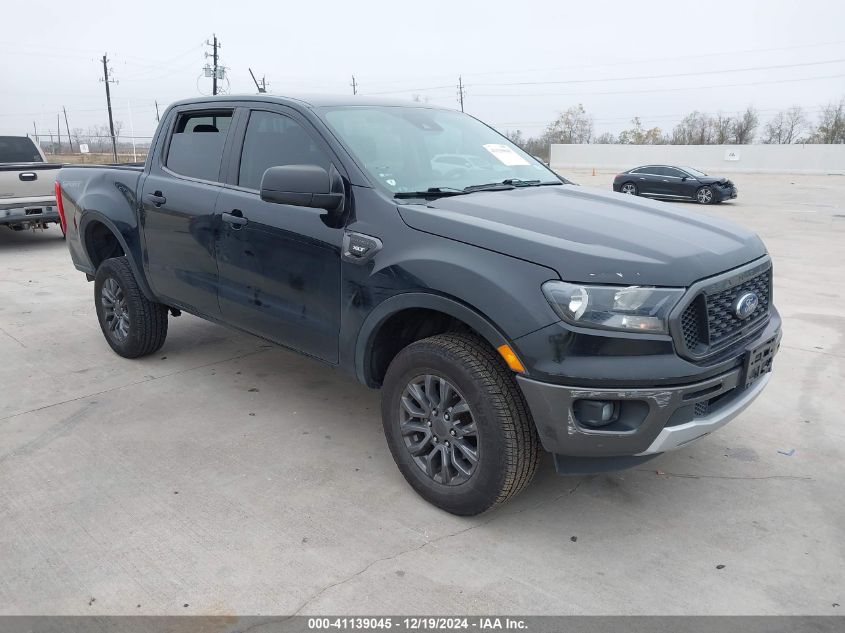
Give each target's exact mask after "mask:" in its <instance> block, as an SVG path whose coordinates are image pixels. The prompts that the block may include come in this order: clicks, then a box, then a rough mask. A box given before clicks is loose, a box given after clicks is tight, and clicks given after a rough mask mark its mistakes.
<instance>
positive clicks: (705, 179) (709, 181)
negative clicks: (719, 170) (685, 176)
mask: <svg viewBox="0 0 845 633" xmlns="http://www.w3.org/2000/svg"><path fill="white" fill-rule="evenodd" d="M696 180H697V181H698V182H701V183H704V184H705V185H715V184H716V183H717V182H719V183H726V182H730V181H729V180H728V179H727V178H719V177H718V176H702V177H701V178H696Z"/></svg>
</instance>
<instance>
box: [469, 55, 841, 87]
mask: <svg viewBox="0 0 845 633" xmlns="http://www.w3.org/2000/svg"><path fill="white" fill-rule="evenodd" d="M841 62H845V58H841V59H829V60H825V61H820V62H802V63H798V64H776V65H772V66H749V67H747V68H729V69H726V70H701V71H695V72H686V73H669V74H666V75H628V76H627V77H610V78H606V79H594V78H590V79H565V80H561V81H516V82H508V83H487V84H475V85H476V86H481V87H493V86H497V87H498V86H549V85H561V84H586V83H601V82H604V81H633V80H641V79H669V78H673V77H700V76H702V75H722V74H727V73H742V72H750V71H756V70H780V69H783V68H799V67H806V66H822V65H826V64H839V63H841Z"/></svg>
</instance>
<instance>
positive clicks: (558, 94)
mask: <svg viewBox="0 0 845 633" xmlns="http://www.w3.org/2000/svg"><path fill="white" fill-rule="evenodd" d="M842 77H845V74H838V75H819V76H816V77H799V78H796V79H774V80H771V81H750V82H749V81H746V82H743V83H732V84H710V85H707V86H686V87H684V88H651V89H647V90H607V91H601V92H529V93H525V92H523V93H517V92H512V93H507V94H489V93H483V92H479V93H473V95H474V96H476V97H578V96H593V95H635V94H650V93H654V92H684V91H686V90H710V89H712V88H736V87H744V86H763V85H771V84H785V83H794V82H800V81H816V80H819V79H840V78H842Z"/></svg>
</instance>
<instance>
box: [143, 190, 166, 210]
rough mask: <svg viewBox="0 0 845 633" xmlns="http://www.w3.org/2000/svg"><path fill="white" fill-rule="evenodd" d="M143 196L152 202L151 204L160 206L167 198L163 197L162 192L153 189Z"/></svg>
mask: <svg viewBox="0 0 845 633" xmlns="http://www.w3.org/2000/svg"><path fill="white" fill-rule="evenodd" d="M145 198H146V199H147V200H148V201H149V202H152V203H153V206H155V207H160V206H161V205H163V204H164V203H166V202H167V198H165V197H164V194H163V193H161V191H154V192H153V193H148V194H147V195H146V196H145Z"/></svg>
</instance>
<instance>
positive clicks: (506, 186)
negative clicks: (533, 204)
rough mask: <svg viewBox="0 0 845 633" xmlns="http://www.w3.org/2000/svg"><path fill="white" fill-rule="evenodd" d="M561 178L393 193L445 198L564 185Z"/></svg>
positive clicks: (509, 179) (398, 196)
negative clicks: (521, 188)
mask: <svg viewBox="0 0 845 633" xmlns="http://www.w3.org/2000/svg"><path fill="white" fill-rule="evenodd" d="M562 184H565V183H564V182H561V181H559V180H553V181H546V182H542V181H540V180H520V179H519V178H508V179H507V180H502V181H501V182H488V183H484V184H482V185H470V186H469V187H464V188H463V189H456V188H455V187H429V188H428V189H426V190H425V191H399V192H397V193H394V194H393V197H394V198H443V197H446V196H460V195H463V194H466V193H474V192H476V191H511V190H512V189H516V188H517V187H542V186H544V185H562Z"/></svg>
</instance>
